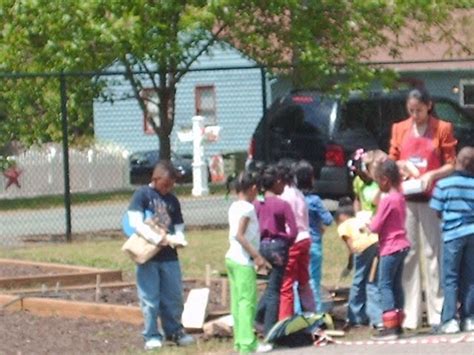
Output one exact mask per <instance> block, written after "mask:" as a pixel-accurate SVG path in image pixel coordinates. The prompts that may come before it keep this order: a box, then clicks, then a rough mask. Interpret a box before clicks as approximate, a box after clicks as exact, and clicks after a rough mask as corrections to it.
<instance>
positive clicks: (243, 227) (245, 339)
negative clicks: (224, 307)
mask: <svg viewBox="0 0 474 355" xmlns="http://www.w3.org/2000/svg"><path fill="white" fill-rule="evenodd" d="M234 184H235V185H234V187H235V190H236V192H237V197H238V199H237V201H235V202H233V203H232V205H231V206H230V208H229V244H230V246H229V250H228V251H227V253H226V255H225V258H226V267H227V273H228V276H229V283H230V296H231V313H232V317H233V318H234V349H235V350H236V351H239V352H240V353H241V354H245V353H250V352H255V351H256V352H263V351H266V350H269V349H267V348H269V345H264V344H258V343H257V337H256V335H255V332H254V329H253V322H254V319H255V312H256V305H257V277H256V271H255V267H257V268H264V267H267V266H268V265H269V264H268V262H267V261H266V260H265V259H264V258H263V257H262V256H261V255H260V253H259V252H258V249H259V244H260V232H259V228H258V220H257V215H256V213H255V208H254V206H253V204H252V201H253V200H254V199H255V197H256V196H257V192H258V189H257V179H256V177H254V176H253V175H252V174H250V173H241V174H240V175H239V176H238V178H237V180H236V181H235V183H234Z"/></svg>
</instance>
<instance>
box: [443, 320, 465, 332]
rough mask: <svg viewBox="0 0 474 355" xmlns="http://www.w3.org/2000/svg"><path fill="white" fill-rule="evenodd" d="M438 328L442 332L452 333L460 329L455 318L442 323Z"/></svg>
mask: <svg viewBox="0 0 474 355" xmlns="http://www.w3.org/2000/svg"><path fill="white" fill-rule="evenodd" d="M439 330H440V332H441V333H443V334H454V333H459V332H460V331H461V329H459V322H458V321H457V320H456V319H451V320H449V321H447V322H445V323H443V324H442V325H441V327H440V329H439Z"/></svg>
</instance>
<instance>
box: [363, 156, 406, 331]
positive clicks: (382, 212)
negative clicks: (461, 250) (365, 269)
mask: <svg viewBox="0 0 474 355" xmlns="http://www.w3.org/2000/svg"><path fill="white" fill-rule="evenodd" d="M374 178H375V181H376V182H377V184H378V185H379V188H380V190H381V191H382V192H384V193H386V195H384V196H383V197H382V198H381V200H380V202H379V205H378V207H377V212H376V214H375V216H374V218H373V219H372V221H371V223H370V225H369V229H370V230H371V231H372V232H374V233H377V234H378V235H379V248H380V250H379V254H380V261H379V275H378V278H379V290H380V296H381V305H382V311H383V314H382V321H383V328H382V329H381V330H380V331H379V333H378V334H377V335H375V336H374V338H375V339H379V340H393V339H398V337H399V335H400V334H401V332H402V328H401V325H402V322H403V318H404V316H403V289H402V271H403V261H404V259H405V257H406V255H407V253H408V250H409V249H410V242H409V241H408V239H407V235H406V230H405V219H406V204H405V198H404V196H403V194H402V193H401V192H400V183H401V175H400V172H399V170H398V167H397V164H396V163H395V162H394V161H393V160H390V159H387V160H385V161H383V162H381V163H380V164H378V166H377V167H376V169H375V171H374Z"/></svg>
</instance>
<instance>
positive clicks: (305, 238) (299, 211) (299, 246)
mask: <svg viewBox="0 0 474 355" xmlns="http://www.w3.org/2000/svg"><path fill="white" fill-rule="evenodd" d="M292 165H293V164H292V163H291V162H289V161H280V162H279V163H278V166H277V168H278V169H279V170H280V172H281V175H282V176H283V180H284V181H285V189H284V190H283V193H282V194H281V196H280V197H281V198H282V199H283V200H285V201H287V202H288V203H289V204H290V206H291V209H292V210H293V214H294V215H295V220H296V227H297V229H298V234H297V236H296V240H295V242H294V243H293V244H292V245H291V247H290V250H289V255H288V263H287V265H286V269H285V274H284V276H283V282H282V285H281V290H280V312H279V316H278V319H279V320H282V319H285V318H287V317H290V316H292V315H293V314H294V309H295V305H294V304H295V295H294V291H293V285H294V284H295V282H297V283H298V287H297V292H298V296H299V297H297V298H299V301H300V302H301V308H302V310H303V311H307V312H315V311H316V307H315V302H314V295H313V291H312V289H311V285H310V283H309V250H310V247H311V237H310V235H309V219H308V218H309V216H308V207H307V206H306V201H305V198H304V195H303V194H302V193H301V191H300V190H298V189H297V188H296V186H295V185H294V180H293V172H292ZM295 287H296V286H295Z"/></svg>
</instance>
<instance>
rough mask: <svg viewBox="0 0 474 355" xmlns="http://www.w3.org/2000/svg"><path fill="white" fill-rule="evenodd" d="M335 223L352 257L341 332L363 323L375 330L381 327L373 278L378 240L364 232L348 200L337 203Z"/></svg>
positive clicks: (362, 225)
mask: <svg viewBox="0 0 474 355" xmlns="http://www.w3.org/2000/svg"><path fill="white" fill-rule="evenodd" d="M335 219H336V223H337V225H338V227H337V233H338V234H339V236H340V237H341V238H342V240H343V241H344V242H345V243H346V246H347V248H348V250H349V253H350V255H353V263H354V266H355V271H354V277H353V279H352V286H351V289H350V292H349V304H348V307H347V321H346V324H345V326H344V328H345V329H346V330H348V329H350V327H353V326H359V325H364V324H367V323H370V325H371V326H373V327H374V328H379V327H381V325H382V310H381V308H380V295H379V290H378V287H377V280H376V279H375V277H374V276H375V275H373V274H374V273H375V271H376V263H377V259H376V257H377V254H378V243H377V242H378V236H377V235H376V234H373V233H367V232H365V231H364V229H365V228H364V227H365V221H364V219H361V218H356V217H355V211H354V207H353V205H352V201H351V199H350V198H347V200H342V201H340V202H339V206H338V208H337V211H336V215H335ZM374 268H375V269H374ZM371 277H372V278H373V279H370V278H371Z"/></svg>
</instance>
